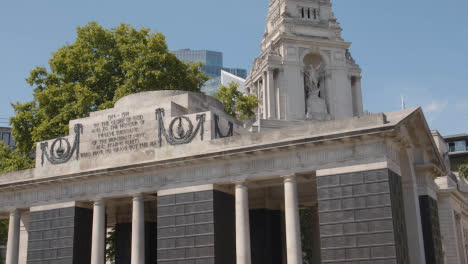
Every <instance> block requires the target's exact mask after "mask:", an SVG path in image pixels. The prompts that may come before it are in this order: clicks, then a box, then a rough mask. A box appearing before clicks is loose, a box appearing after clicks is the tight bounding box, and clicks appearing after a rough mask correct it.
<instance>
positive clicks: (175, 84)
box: [10, 22, 208, 154]
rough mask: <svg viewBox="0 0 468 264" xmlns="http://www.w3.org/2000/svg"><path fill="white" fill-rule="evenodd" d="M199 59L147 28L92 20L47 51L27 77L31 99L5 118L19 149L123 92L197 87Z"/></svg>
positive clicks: (59, 132) (56, 133) (61, 130)
mask: <svg viewBox="0 0 468 264" xmlns="http://www.w3.org/2000/svg"><path fill="white" fill-rule="evenodd" d="M200 66H201V64H198V63H195V64H194V63H185V62H183V61H180V60H178V59H177V57H176V56H175V55H174V54H173V53H171V52H169V50H168V47H167V45H166V41H165V37H164V35H163V34H161V33H158V32H154V33H153V32H151V31H150V30H149V29H147V28H141V29H138V30H137V29H135V28H134V27H132V26H130V25H127V24H121V25H120V26H118V27H116V28H113V29H105V28H103V27H102V26H100V25H99V24H98V23H96V22H90V23H88V24H87V25H86V26H83V27H78V28H77V38H76V40H75V42H74V43H72V44H67V45H65V46H63V47H62V48H60V49H59V50H57V51H56V52H54V53H52V58H51V59H50V60H49V67H48V68H46V67H37V68H35V69H33V70H32V71H31V73H30V76H29V78H28V79H27V82H28V83H29V84H30V85H31V86H32V87H33V88H34V94H33V96H34V99H33V100H32V101H31V102H27V103H15V104H13V105H12V106H13V108H14V110H15V116H14V117H12V118H11V120H10V122H11V125H12V128H13V131H12V132H13V136H14V137H15V140H16V141H17V147H18V149H19V151H20V152H21V153H24V154H27V153H30V151H31V150H32V149H33V148H34V145H35V143H36V142H39V141H43V140H48V139H51V138H56V137H60V136H64V135H66V134H68V129H69V127H68V122H69V121H70V120H72V119H77V118H82V117H86V116H88V114H89V113H90V112H92V111H96V110H102V109H106V108H110V107H112V106H113V105H114V103H115V102H116V100H118V99H120V98H122V97H123V96H126V95H129V94H132V93H137V92H144V91H152V90H187V91H200V87H201V86H202V85H203V83H204V82H205V81H206V80H207V79H208V78H207V77H206V76H205V74H204V73H203V72H202V71H201V70H200Z"/></svg>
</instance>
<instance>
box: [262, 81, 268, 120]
mask: <svg viewBox="0 0 468 264" xmlns="http://www.w3.org/2000/svg"><path fill="white" fill-rule="evenodd" d="M262 86H263V118H264V119H267V118H268V108H269V107H270V105H269V104H268V94H267V89H268V86H267V78H266V73H265V72H264V73H263V74H262Z"/></svg>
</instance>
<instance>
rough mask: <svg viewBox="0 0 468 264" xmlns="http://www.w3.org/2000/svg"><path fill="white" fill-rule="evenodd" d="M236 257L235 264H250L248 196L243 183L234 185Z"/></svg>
mask: <svg viewBox="0 0 468 264" xmlns="http://www.w3.org/2000/svg"><path fill="white" fill-rule="evenodd" d="M235 189H236V198H235V199H236V256H237V258H236V259H237V262H236V263H237V264H250V263H251V261H252V258H251V256H250V224H249V196H248V190H247V186H246V185H245V183H236V188H235Z"/></svg>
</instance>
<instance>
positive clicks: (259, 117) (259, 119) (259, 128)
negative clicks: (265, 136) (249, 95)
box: [254, 80, 263, 132]
mask: <svg viewBox="0 0 468 264" xmlns="http://www.w3.org/2000/svg"><path fill="white" fill-rule="evenodd" d="M254 85H255V87H256V88H257V99H258V106H257V112H258V113H257V115H258V124H257V126H258V132H260V130H261V127H262V124H261V120H262V115H261V113H262V110H261V109H260V106H262V107H263V105H261V103H262V102H260V97H261V96H260V83H259V81H258V80H257V81H255V83H254Z"/></svg>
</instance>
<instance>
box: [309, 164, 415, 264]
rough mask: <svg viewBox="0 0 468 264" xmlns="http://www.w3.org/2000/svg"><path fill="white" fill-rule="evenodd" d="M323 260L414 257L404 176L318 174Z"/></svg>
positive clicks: (381, 172) (401, 259)
mask: <svg viewBox="0 0 468 264" xmlns="http://www.w3.org/2000/svg"><path fill="white" fill-rule="evenodd" d="M317 187H318V203H319V218H320V238H321V255H322V263H354V262H359V263H401V264H403V263H409V262H408V249H407V248H408V247H407V242H406V241H407V239H406V227H405V218H404V209H403V202H402V189H401V181H400V176H398V175H396V174H395V173H393V172H391V171H389V170H387V169H384V170H375V171H365V172H357V173H349V174H341V175H328V176H320V177H317Z"/></svg>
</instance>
